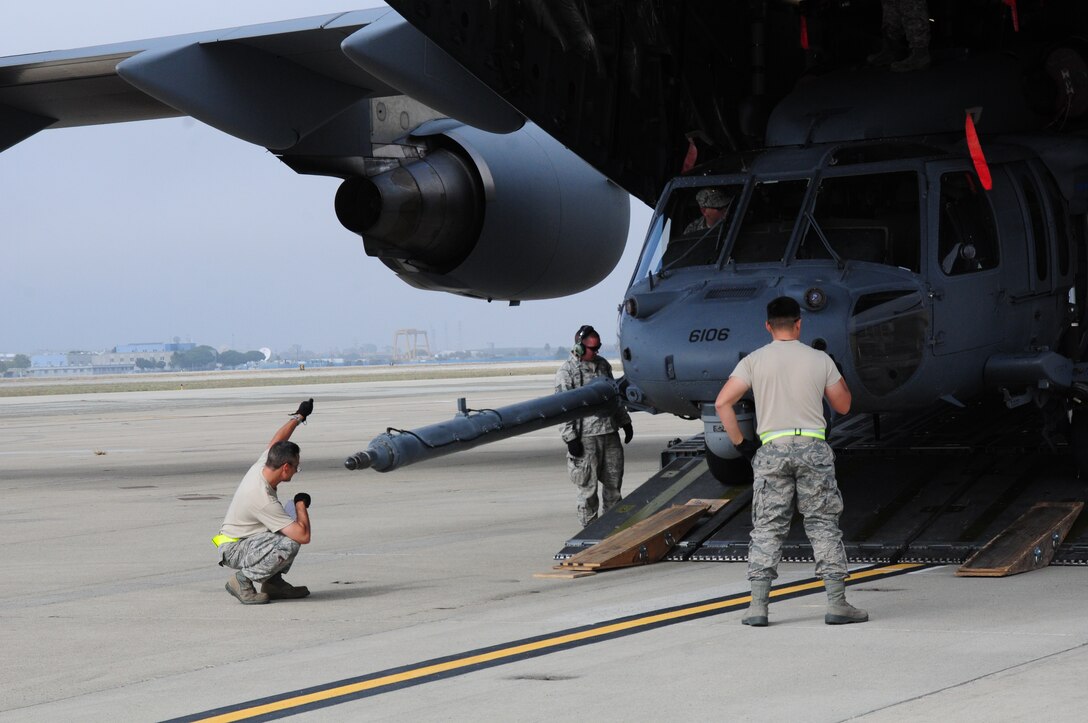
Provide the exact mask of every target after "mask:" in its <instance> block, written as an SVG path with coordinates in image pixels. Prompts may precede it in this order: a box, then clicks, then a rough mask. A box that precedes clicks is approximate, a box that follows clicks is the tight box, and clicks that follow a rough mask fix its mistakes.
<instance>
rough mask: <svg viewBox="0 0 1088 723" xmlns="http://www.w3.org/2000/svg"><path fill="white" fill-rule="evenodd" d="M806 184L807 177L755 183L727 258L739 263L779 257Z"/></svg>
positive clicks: (769, 260) (794, 223)
mask: <svg viewBox="0 0 1088 723" xmlns="http://www.w3.org/2000/svg"><path fill="white" fill-rule="evenodd" d="M808 184H809V179H807V178H805V179H800V180H795V181H764V182H761V183H758V184H756V187H755V188H754V189H753V192H752V197H751V199H750V200H749V201H748V208H747V210H746V211H745V213H744V221H743V222H742V224H741V227H740V231H739V232H738V233H737V240H736V241H735V242H734V243H733V250H732V252H731V254H730V258H732V259H733V260H734V261H736V262H737V263H738V264H745V263H761V262H774V261H781V260H782V259H783V258H784V257H785V255H786V248H787V246H788V245H789V241H790V236H792V235H793V228H794V226H795V225H796V224H797V218H798V216H800V213H801V203H802V202H803V201H804V199H805V191H806V190H807V189H808Z"/></svg>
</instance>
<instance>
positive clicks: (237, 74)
mask: <svg viewBox="0 0 1088 723" xmlns="http://www.w3.org/2000/svg"><path fill="white" fill-rule="evenodd" d="M387 12H389V11H388V10H369V11H357V12H350V13H343V14H337V15H326V16H320V17H312V18H302V19H298V20H289V21H284V22H276V23H267V24H263V25H255V26H249V27H240V28H232V29H226V30H216V31H208V32H201V33H193V34H188V35H178V36H173V37H167V38H155V39H151V40H139V41H131V42H125V43H117V44H112V45H103V46H97V47H91V48H81V49H76V50H61V51H54V52H47V53H34V54H30V55H19V56H13V57H7V58H0V148H7V147H9V146H11V145H13V144H14V143H17V142H19V141H20V140H23V139H24V138H26V137H29V136H30V135H33V133H36V132H37V131H39V130H42V129H44V128H66V127H71V126H82V125H94V124H100V123H116V122H121V121H137V120H149V119H153V118H169V117H175V116H182V115H193V116H194V117H197V118H199V119H201V120H204V121H205V122H208V123H209V124H210V125H213V126H216V127H220V126H221V125H224V124H226V125H230V126H232V128H233V130H234V131H236V132H235V134H236V135H240V136H242V137H246V136H250V137H249V138H246V140H255V141H259V140H264V139H271V140H273V141H274V142H277V141H275V139H276V138H278V137H279V135H280V134H281V133H282V130H281V129H276V128H275V127H273V126H274V125H282V124H298V125H300V126H301V127H306V126H308V125H312V124H314V123H319V122H320V121H321V120H322V116H326V118H324V120H327V116H330V115H332V114H335V113H336V112H339V111H341V110H343V109H344V105H345V104H350V102H352V101H353V100H357V99H359V98H365V97H372V96H382V95H396V94H397V91H395V90H393V89H391V88H389V87H388V86H387V85H386V84H384V83H383V82H381V81H380V80H378V79H377V78H375V77H373V76H372V75H370V74H369V73H367V72H365V71H364V70H362V69H361V68H360V67H359V66H357V65H355V64H354V63H352V62H351V61H350V60H348V58H347V57H345V56H344V54H343V53H342V52H341V51H340V43H341V42H342V41H343V40H344V38H346V37H347V36H349V35H351V34H352V33H353V32H355V31H356V30H359V29H361V28H363V27H366V26H367V25H368V24H370V23H372V22H374V21H375V20H377V19H378V18H379V17H381V16H382V15H383V14H385V13H387ZM186 54H188V55H189V56H190V58H189V59H188V60H187V62H188V63H189V65H190V67H194V68H195V67H197V66H200V70H201V72H200V73H199V74H195V73H194V74H188V73H183V72H178V71H179V70H180V69H179V68H178V66H177V64H176V63H177V62H178V61H177V59H178V58H179V56H185V55H186ZM197 55H201V56H204V57H203V58H199V59H198V58H196V57H193V56H197ZM164 57H165V58H171V57H172V58H174V59H175V65H174V66H173V67H167V65H168V63H167V62H164V61H163V60H161V59H162V58H164ZM137 58H144V59H145V60H144V61H142V62H140V63H135V62H134V59H137ZM149 58H159V59H160V60H159V67H160V68H161V70H160V71H159V73H161V74H162V75H166V74H167V73H169V74H171V75H172V76H173V77H172V78H170V82H169V84H168V83H164V82H161V81H160V82H159V83H158V87H149V88H140V87H138V86H136V85H133V84H132V83H130V82H129V81H127V80H125V78H124V77H122V73H121V72H120V71H119V70H118V68H119V66H120V67H124V66H125V64H128V65H129V66H130V67H132V66H134V65H144V66H145V67H147V66H148V65H149V64H148V63H146V59H149ZM201 60H202V61H203V62H200V61H201ZM287 64H291V65H293V66H295V67H294V68H293V73H292V76H293V77H292V78H291V81H292V82H293V83H294V86H295V87H293V88H285V87H283V84H282V81H280V80H278V79H277V80H276V83H277V84H279V87H278V88H275V89H273V88H271V87H270V84H269V83H268V80H269V77H268V75H267V71H268V70H269V69H272V68H275V67H277V66H279V68H281V69H282V68H283V67H286V66H287ZM307 81H310V82H312V83H313V84H314V85H315V86H317V87H316V88H315V87H310V88H308V89H306V98H304V100H313V98H315V97H317V96H319V95H321V94H323V93H331V95H332V96H333V97H334V98H335V100H329V99H322V100H320V101H319V102H318V103H317V104H316V107H315V108H307V109H306V112H305V113H299V114H294V115H292V116H291V117H289V118H288V119H284V114H283V113H282V112H281V113H277V114H275V115H277V116H278V117H277V118H276V119H275V120H272V121H270V120H269V119H268V114H269V112H270V111H273V110H275V109H274V108H273V107H272V106H275V105H277V104H279V105H280V106H281V109H282V108H283V106H285V105H286V103H287V102H288V101H286V100H284V99H286V98H288V97H290V98H291V100H290V101H289V102H290V103H291V104H292V105H296V106H302V105H305V104H304V103H298V102H296V101H297V100H300V99H298V96H297V93H299V92H300V91H301V90H302V89H303V86H304V85H305V84H306V82H307ZM165 85H172V86H173V87H172V88H164V87H163V86H165ZM228 93H229V94H231V95H233V97H234V99H235V102H234V103H232V105H235V106H240V105H243V104H244V106H245V107H246V109H247V112H246V116H247V117H236V118H234V119H228V118H226V117H225V113H224V112H223V111H219V112H217V110H216V109H215V108H214V105H215V103H214V100H209V99H208V98H209V97H212V98H214V97H215V96H220V97H222V96H224V95H226V94H228ZM197 94H204V96H205V97H204V99H202V100H201V101H200V102H199V103H197V102H196V100H195V99H194V98H192V96H195V95H197ZM187 101H188V102H187ZM237 101H242V103H238V102H237ZM277 101H278V103H277ZM190 104H191V105H190ZM262 116H264V118H263V119H262ZM262 126H263V127H262Z"/></svg>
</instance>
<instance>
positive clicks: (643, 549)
mask: <svg viewBox="0 0 1088 723" xmlns="http://www.w3.org/2000/svg"><path fill="white" fill-rule="evenodd" d="M709 508H710V505H709V504H703V503H700V504H686V505H674V506H672V507H669V508H668V509H664V510H660V511H658V512H656V513H654V514H653V515H650V516H649V517H647V518H646V519H645V520H642V521H641V522H637V523H635V524H634V525H632V526H631V527H628V528H627V529H626V530H623V531H621V532H617V533H616V534H614V535H612V536H611V537H608V538H605V539H604V540H601V541H600V542H598V543H597V544H596V545H593V546H592V547H587V548H586V549H585V550H582V551H581V552H579V553H578V554H576V555H573V556H571V557H569V558H567V559H566V560H564V561H563V562H561V563H560V564H558V565H556V569H562V568H575V569H578V568H582V569H586V568H591V569H594V570H607V569H612V568H616V567H629V566H631V565H646V564H649V563H651V562H657V561H658V560H660V559H661V558H662V557H664V556H665V555H666V554H667V553H668V552H669V550H671V549H672V548H673V547H674V546H675V545H676V543H677V542H679V541H680V540H681V539H682V538H683V537H684V535H686V534H687V533H688V531H689V530H691V528H692V527H694V526H695V524H696V523H697V522H698V521H699V518H700V517H702V516H703V515H704V514H705V513H706V511H707V510H708V509H709Z"/></svg>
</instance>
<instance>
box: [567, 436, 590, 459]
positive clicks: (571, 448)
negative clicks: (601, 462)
mask: <svg viewBox="0 0 1088 723" xmlns="http://www.w3.org/2000/svg"><path fill="white" fill-rule="evenodd" d="M567 452H568V453H569V454H570V456H571V457H581V456H582V455H583V454H585V453H586V448H585V447H584V446H582V440H580V439H572V440H571V441H569V442H567Z"/></svg>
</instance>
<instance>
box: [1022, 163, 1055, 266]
mask: <svg viewBox="0 0 1088 723" xmlns="http://www.w3.org/2000/svg"><path fill="white" fill-rule="evenodd" d="M1020 189H1021V190H1022V191H1023V192H1024V205H1026V206H1027V210H1028V215H1029V216H1030V218H1031V238H1032V245H1033V247H1034V249H1035V277H1036V278H1037V279H1039V281H1046V277H1047V272H1048V270H1049V269H1048V267H1049V265H1050V261H1049V257H1048V254H1047V245H1048V244H1049V243H1050V239H1048V238H1047V233H1046V219H1045V218H1043V203H1042V200H1041V199H1040V198H1039V192H1038V190H1037V189H1036V188H1035V179H1033V178H1031V176H1029V175H1028V174H1027V173H1026V172H1024V173H1021V174H1020Z"/></svg>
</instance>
